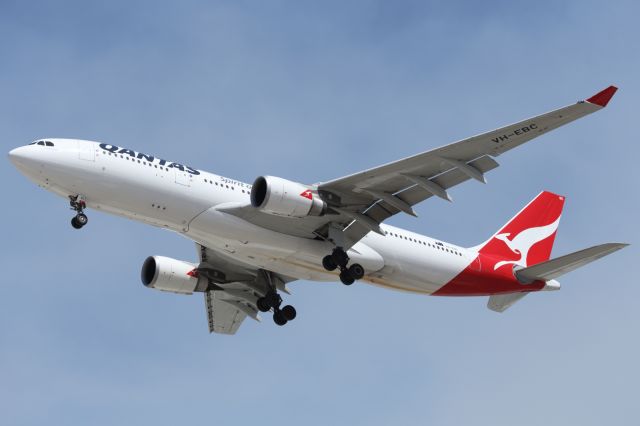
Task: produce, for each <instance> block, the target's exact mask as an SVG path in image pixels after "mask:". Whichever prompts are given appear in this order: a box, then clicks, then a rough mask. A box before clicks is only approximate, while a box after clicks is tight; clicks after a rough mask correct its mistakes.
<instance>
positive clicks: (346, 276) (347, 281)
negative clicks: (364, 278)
mask: <svg viewBox="0 0 640 426" xmlns="http://www.w3.org/2000/svg"><path fill="white" fill-rule="evenodd" d="M340 281H342V284H344V285H351V284H353V283H354V282H355V281H356V279H355V278H353V276H352V275H351V274H350V273H349V270H348V269H345V270H344V271H342V272H340Z"/></svg>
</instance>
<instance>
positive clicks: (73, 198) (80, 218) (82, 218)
mask: <svg viewBox="0 0 640 426" xmlns="http://www.w3.org/2000/svg"><path fill="white" fill-rule="evenodd" d="M69 205H70V206H71V210H74V211H76V213H77V214H76V215H75V216H74V217H73V218H72V219H71V226H73V227H74V228H75V229H81V228H82V227H83V226H85V225H86V224H87V223H88V222H89V218H88V217H87V215H86V214H84V209H85V208H86V207H87V204H86V203H85V201H84V198H83V197H82V196H80V195H69Z"/></svg>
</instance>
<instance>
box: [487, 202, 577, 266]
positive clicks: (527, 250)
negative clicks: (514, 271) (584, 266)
mask: <svg viewBox="0 0 640 426" xmlns="http://www.w3.org/2000/svg"><path fill="white" fill-rule="evenodd" d="M563 206H564V197H563V196H561V195H557V194H553V193H551V192H547V191H543V192H541V193H540V194H539V195H538V196H537V197H536V198H534V199H533V201H531V202H530V203H529V204H527V205H526V206H525V208H523V209H522V210H521V211H520V212H519V213H518V214H516V215H515V216H514V218H513V219H511V220H510V221H509V222H508V223H507V224H506V225H505V226H503V227H502V229H500V231H498V232H497V233H496V234H495V235H494V236H493V237H491V238H490V239H489V240H488V241H487V242H485V243H484V244H483V245H481V246H479V250H478V251H479V252H480V253H482V254H484V255H488V256H491V257H493V258H495V259H499V261H498V262H497V263H496V264H495V266H494V268H493V269H494V270H496V269H498V268H500V267H501V266H503V265H511V266H513V265H520V266H524V267H526V266H531V265H535V264H537V263H540V262H543V261H545V260H547V259H549V257H550V256H551V248H552V247H553V241H554V239H555V237H556V231H557V229H558V224H559V222H560V216H561V214H562V207H563Z"/></svg>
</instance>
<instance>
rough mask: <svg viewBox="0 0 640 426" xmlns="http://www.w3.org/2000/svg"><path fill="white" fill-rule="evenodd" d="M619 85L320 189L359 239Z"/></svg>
mask: <svg viewBox="0 0 640 426" xmlns="http://www.w3.org/2000/svg"><path fill="white" fill-rule="evenodd" d="M616 90H617V88H616V87H615V86H610V87H608V88H606V89H604V90H602V91H601V92H599V93H597V94H596V95H594V96H592V97H590V98H589V99H587V100H586V101H580V102H578V103H576V104H573V105H569V106H566V107H564V108H560V109H557V110H555V111H551V112H548V113H546V114H542V115H539V116H536V117H532V118H528V119H526V120H523V121H520V122H518V123H514V124H511V125H508V126H505V127H502V128H500V129H496V130H493V131H490V132H487V133H483V134H481V135H477V136H473V137H471V138H468V139H464V140H461V141H459V142H455V143H452V144H449V145H445V146H443V147H440V148H436V149H433V150H430V151H427V152H423V153H421V154H417V155H414V156H411V157H408V158H405V159H402V160H398V161H394V162H392V163H388V164H385V165H382V166H379V167H375V168H372V169H368V170H365V171H362V172H359V173H355V174H352V175H349V176H346V177H342V178H339V179H334V180H332V181H329V182H324V183H321V184H320V185H319V186H318V192H319V194H320V195H321V197H322V198H323V199H324V200H326V201H327V202H328V203H329V205H330V206H331V207H332V208H334V209H335V210H336V211H338V212H339V213H341V214H343V215H346V216H348V217H349V220H348V221H344V222H343V224H344V225H345V226H348V229H347V230H346V240H347V241H352V242H357V241H358V240H359V239H360V238H362V237H363V236H364V235H366V234H367V233H368V232H370V231H375V232H380V228H379V226H378V225H379V224H380V223H382V221H384V220H386V219H387V218H389V217H390V216H393V215H395V214H397V213H399V212H405V213H408V214H412V215H415V213H414V212H413V209H412V207H413V206H414V205H415V204H418V203H419V202H421V201H423V200H425V199H427V198H430V197H432V196H434V195H435V196H437V197H440V198H444V199H447V200H449V201H451V197H450V196H449V194H448V192H447V189H448V188H451V187H453V186H455V185H458V184H460V183H462V182H464V181H466V180H469V179H475V180H478V181H480V182H483V183H484V182H486V181H485V178H484V173H485V172H488V171H490V170H492V169H494V168H496V167H498V163H497V162H496V161H495V160H494V159H493V157H496V156H498V155H500V154H503V153H505V152H507V151H509V150H511V149H513V148H516V147H518V146H520V145H522V144H524V143H525V142H528V141H530V140H532V139H534V138H536V137H538V136H540V135H542V134H544V133H547V132H549V131H551V130H553V129H556V128H558V127H560V126H563V125H565V124H568V123H570V122H572V121H574V120H576V119H578V118H581V117H584V116H585V115H588V114H591V113H593V112H595V111H598V110H600V109H602V108H604V107H605V106H606V105H607V103H608V102H609V100H610V99H611V98H612V97H613V95H614V94H615V92H616Z"/></svg>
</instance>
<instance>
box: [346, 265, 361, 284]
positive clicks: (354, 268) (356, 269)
mask: <svg viewBox="0 0 640 426" xmlns="http://www.w3.org/2000/svg"><path fill="white" fill-rule="evenodd" d="M349 274H351V276H352V277H353V278H354V279H355V280H359V279H360V278H362V277H364V268H363V267H362V265H360V264H359V263H354V264H353V265H351V266H349Z"/></svg>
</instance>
